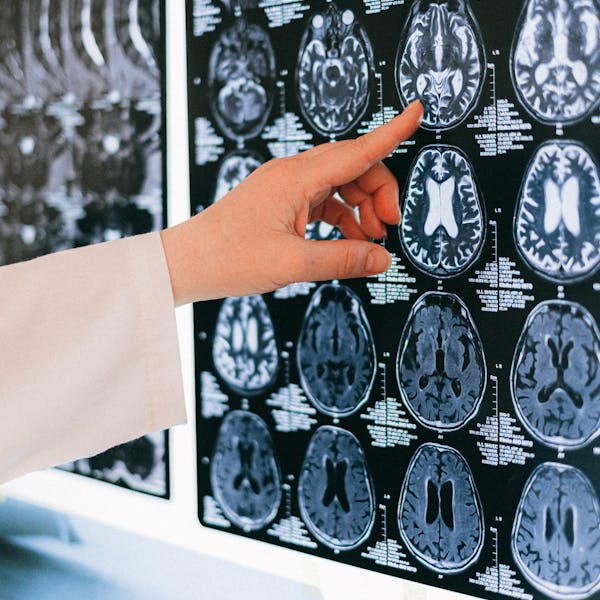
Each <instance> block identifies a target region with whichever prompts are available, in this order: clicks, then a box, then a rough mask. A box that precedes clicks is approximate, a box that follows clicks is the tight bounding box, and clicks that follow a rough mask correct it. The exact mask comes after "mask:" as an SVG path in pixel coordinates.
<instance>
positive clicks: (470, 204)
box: [400, 146, 485, 278]
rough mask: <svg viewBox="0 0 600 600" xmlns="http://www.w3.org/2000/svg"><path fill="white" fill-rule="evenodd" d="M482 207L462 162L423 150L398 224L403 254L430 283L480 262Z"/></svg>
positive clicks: (442, 150)
mask: <svg viewBox="0 0 600 600" xmlns="http://www.w3.org/2000/svg"><path fill="white" fill-rule="evenodd" d="M482 206H483V204H482V202H481V199H480V194H479V191H478V188H477V184H476V181H475V176H474V174H473V167H472V166H471V164H470V162H469V160H468V159H467V157H466V156H465V155H464V154H463V152H462V151H461V150H459V149H458V148H455V147H453V146H427V147H425V148H424V149H423V150H422V151H421V152H420V153H419V155H418V156H417V158H416V159H415V162H414V164H413V166H412V169H411V172H410V176H409V180H408V185H407V187H406V192H405V200H404V206H403V210H402V222H401V224H400V239H401V241H402V245H403V248H404V250H405V252H406V254H407V256H408V258H409V259H410V260H411V262H413V263H414V265H415V266H416V267H417V268H419V269H420V270H422V271H425V272H426V273H427V274H429V275H431V276H433V277H442V278H444V277H453V276H456V275H459V274H461V273H462V272H464V271H465V270H466V269H468V268H469V267H470V266H471V265H472V264H473V262H474V261H475V260H476V259H477V257H478V256H479V253H480V251H481V247H482V245H483V242H484V238H485V229H484V214H483V208H482Z"/></svg>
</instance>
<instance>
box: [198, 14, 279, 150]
mask: <svg viewBox="0 0 600 600" xmlns="http://www.w3.org/2000/svg"><path fill="white" fill-rule="evenodd" d="M208 69H209V71H208V85H209V88H210V91H209V94H210V106H211V110H212V113H213V115H214V118H215V119H216V121H217V124H218V126H219V127H220V128H221V130H222V131H223V133H224V134H225V135H226V136H227V137H228V138H230V139H232V140H236V141H240V140H242V141H243V140H247V139H251V138H253V137H256V136H257V135H258V134H259V133H260V131H261V130H262V129H263V127H264V126H265V124H266V122H267V119H268V118H269V114H270V113H271V108H272V106H273V92H274V85H275V75H276V72H275V54H274V52H273V47H272V45H271V41H270V39H269V36H268V35H267V33H266V32H265V31H264V30H263V29H261V28H260V27H259V26H258V25H255V24H253V23H249V22H248V21H246V20H245V19H244V18H243V17H240V18H238V19H237V20H236V21H235V23H234V24H233V25H232V26H230V27H228V28H227V29H225V30H224V31H223V32H222V33H221V35H220V36H219V38H218V39H217V41H216V43H215V45H214V47H213V49H212V52H211V55H210V60H209V65H208Z"/></svg>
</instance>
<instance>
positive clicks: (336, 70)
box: [296, 2, 374, 136]
mask: <svg viewBox="0 0 600 600" xmlns="http://www.w3.org/2000/svg"><path fill="white" fill-rule="evenodd" d="M373 72H374V66H373V51H372V49H371V42H370V40H369V38H368V37H367V33H366V31H365V29H364V28H363V27H362V25H361V24H360V23H359V22H358V20H357V18H356V15H355V14H354V12H352V11H351V10H350V9H346V10H341V9H339V8H338V7H337V5H336V4H335V3H333V2H332V3H331V4H329V6H328V8H327V10H326V11H323V12H318V13H315V14H314V15H312V17H311V19H310V21H309V24H308V26H307V28H306V31H305V33H304V36H303V38H302V42H301V44H300V50H299V55H298V66H297V70H296V85H297V93H298V100H299V102H300V107H301V109H302V113H303V115H304V116H305V118H306V119H307V120H308V122H309V123H310V125H311V126H312V127H313V128H314V129H315V130H316V131H318V132H319V133H321V134H323V135H328V136H336V135H342V134H344V133H346V132H347V131H348V130H349V129H351V128H352V127H353V126H354V125H355V124H356V122H357V121H358V120H359V119H360V118H361V117H362V116H363V114H364V112H365V110H366V108H367V105H368V103H369V98H370V94H371V87H372V84H373Z"/></svg>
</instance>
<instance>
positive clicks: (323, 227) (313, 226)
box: [306, 221, 344, 241]
mask: <svg viewBox="0 0 600 600" xmlns="http://www.w3.org/2000/svg"><path fill="white" fill-rule="evenodd" d="M343 237H344V236H343V235H342V232H341V231H340V230H339V229H338V228H337V227H334V226H333V225H330V224H329V223H325V221H315V222H314V223H309V224H308V225H307V226H306V239H307V240H314V241H326V240H341V239H342V238H343Z"/></svg>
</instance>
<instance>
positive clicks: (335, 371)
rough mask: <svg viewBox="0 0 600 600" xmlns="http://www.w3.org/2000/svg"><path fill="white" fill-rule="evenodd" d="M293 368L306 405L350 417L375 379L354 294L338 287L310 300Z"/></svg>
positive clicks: (371, 350)
mask: <svg viewBox="0 0 600 600" xmlns="http://www.w3.org/2000/svg"><path fill="white" fill-rule="evenodd" d="M297 364H298V370H299V372H300V380H301V382H302V387H303V388H304V390H305V392H306V393H307V395H308V397H309V399H310V401H311V402H312V403H313V404H314V405H315V406H316V407H317V408H318V409H319V410H320V411H322V412H324V413H325V414H328V415H331V416H338V417H340V416H348V415H350V414H352V413H354V412H355V411H356V410H358V408H359V407H360V406H362V404H364V402H366V400H367V399H368V397H369V393H370V391H371V388H372V385H373V380H374V378H375V368H376V363H375V346H374V342H373V334H372V333H371V326H370V325H369V322H368V321H367V317H366V314H365V312H364V309H363V307H362V304H361V301H360V299H359V298H358V296H357V295H356V294H355V293H354V292H353V291H352V290H351V289H350V288H348V287H346V286H343V285H337V284H327V285H323V286H321V287H320V288H319V289H318V290H317V291H316V293H315V294H314V296H313V297H312V299H311V301H310V304H309V306H308V309H307V311H306V315H305V317H304V322H303V324H302V330H301V332H300V338H299V340H298V347H297Z"/></svg>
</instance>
